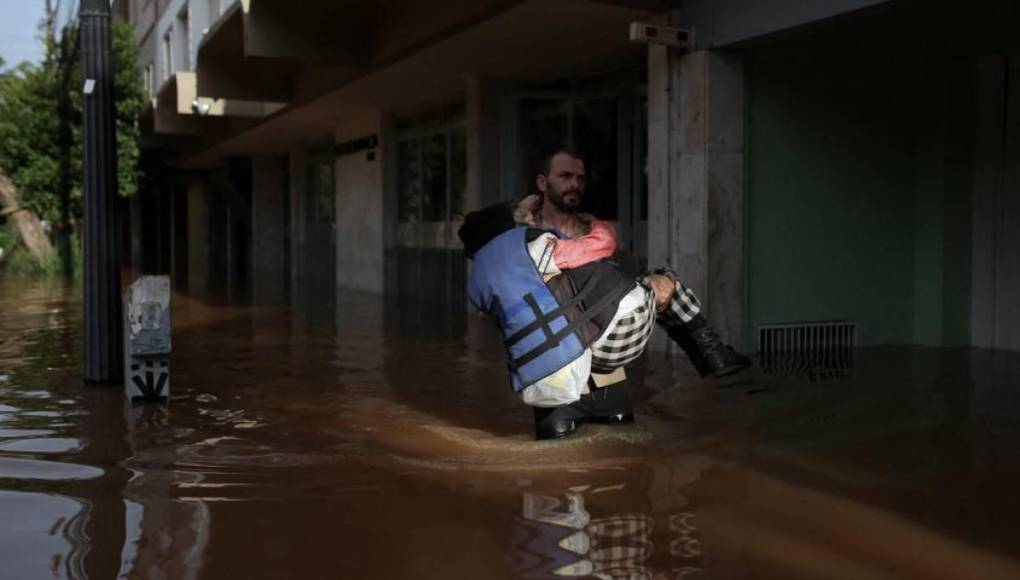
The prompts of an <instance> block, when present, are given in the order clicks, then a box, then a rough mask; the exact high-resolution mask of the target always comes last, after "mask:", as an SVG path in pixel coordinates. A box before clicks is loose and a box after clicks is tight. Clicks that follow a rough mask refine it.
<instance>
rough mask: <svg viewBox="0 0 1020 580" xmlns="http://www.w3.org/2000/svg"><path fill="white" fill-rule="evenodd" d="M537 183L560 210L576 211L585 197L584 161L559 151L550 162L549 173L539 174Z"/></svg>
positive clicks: (549, 200)
mask: <svg viewBox="0 0 1020 580" xmlns="http://www.w3.org/2000/svg"><path fill="white" fill-rule="evenodd" d="M537 183H538V190H539V191H541V192H542V193H543V194H544V196H545V200H546V201H547V202H549V203H551V204H553V206H555V207H556V208H557V209H559V210H560V211H564V212H568V213H572V212H576V211H577V210H578V208H579V207H580V206H581V199H582V198H583V197H584V161H581V160H580V159H578V158H576V157H572V156H570V155H569V154H567V153H559V154H557V155H555V156H554V157H553V158H552V160H551V161H550V162H549V175H542V174H539V176H538V178H537Z"/></svg>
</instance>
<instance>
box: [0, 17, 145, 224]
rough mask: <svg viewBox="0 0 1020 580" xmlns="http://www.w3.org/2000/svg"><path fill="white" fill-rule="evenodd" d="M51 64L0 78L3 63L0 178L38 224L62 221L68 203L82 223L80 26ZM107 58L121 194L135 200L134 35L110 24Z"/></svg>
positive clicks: (67, 32)
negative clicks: (111, 75) (7, 182)
mask: <svg viewBox="0 0 1020 580" xmlns="http://www.w3.org/2000/svg"><path fill="white" fill-rule="evenodd" d="M48 50H49V51H52V52H51V57H50V58H47V60H46V62H44V63H42V64H38V65H37V64H30V63H21V64H20V65H18V66H16V67H14V68H13V69H9V70H3V69H2V67H3V64H2V63H3V61H2V60H0V71H2V72H0V170H3V171H4V172H5V173H6V174H7V175H8V176H9V177H10V178H11V181H12V182H14V185H15V187H16V188H17V189H18V191H19V192H20V194H21V201H22V205H23V206H24V207H25V208H27V209H29V210H31V211H33V212H35V213H36V215H38V216H39V218H40V219H48V220H51V221H54V222H57V221H59V220H60V218H61V196H62V194H64V195H67V198H68V202H69V210H70V217H71V218H72V219H73V218H76V217H80V216H81V195H82V191H81V183H82V132H81V131H82V128H81V126H82V122H81V120H82V98H81V86H82V74H81V50H80V45H79V38H78V28H77V25H70V26H68V27H66V28H65V29H64V30H63V31H62V32H61V34H60V38H59V40H58V41H57V42H55V43H50V44H49V46H48ZM112 58H113V62H114V63H115V66H116V69H115V74H114V79H113V85H114V86H113V90H114V103H115V105H114V106H115V107H116V126H117V133H116V140H117V162H118V167H117V177H118V192H119V193H120V195H122V196H128V195H131V194H133V193H134V192H135V191H136V190H137V187H138V181H139V178H140V174H139V169H138V158H139V149H138V138H139V129H138V121H137V119H138V115H139V114H140V113H141V111H142V109H143V108H144V106H145V91H144V88H143V86H142V78H141V74H140V72H139V68H138V63H137V59H138V49H137V46H136V45H135V42H134V33H133V31H132V30H131V27H130V25H129V24H127V23H126V22H123V21H120V20H115V21H114V22H113V35H112Z"/></svg>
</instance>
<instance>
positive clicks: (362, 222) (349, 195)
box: [336, 111, 386, 294]
mask: <svg viewBox="0 0 1020 580" xmlns="http://www.w3.org/2000/svg"><path fill="white" fill-rule="evenodd" d="M385 122H386V117H385V115H384V114H383V113H382V112H381V111H363V112H361V113H358V114H352V115H351V116H349V117H348V118H346V119H344V120H343V121H342V123H341V125H340V127H339V128H338V129H337V131H336V142H337V143H346V142H349V141H354V140H358V139H361V138H363V137H369V136H376V137H377V138H378V139H379V146H377V147H375V148H372V149H367V150H361V151H357V152H353V153H347V154H343V155H340V156H338V157H337V158H336V236H337V237H336V281H337V287H338V288H346V289H353V290H365V291H368V292H375V293H380V294H381V293H382V291H383V242H384V227H383V225H384V224H383V207H384V205H385V203H384V201H385V196H384V190H383V181H384V180H383V158H384V152H383V149H385V147H386V144H385V143H383V142H382V136H383V133H384V129H385Z"/></svg>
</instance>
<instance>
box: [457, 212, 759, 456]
mask: <svg viewBox="0 0 1020 580" xmlns="http://www.w3.org/2000/svg"><path fill="white" fill-rule="evenodd" d="M517 209H518V210H519V209H520V208H517ZM517 213H518V215H517V218H518V219H520V217H521V216H520V211H518V212H517ZM458 235H459V236H460V238H461V240H462V242H463V243H464V248H465V254H466V255H467V256H468V257H469V258H470V259H473V260H474V268H473V269H472V272H471V275H470V278H469V281H468V297H469V299H470V300H471V302H472V303H473V304H474V305H475V306H476V307H477V308H478V309H479V310H481V311H483V312H486V313H488V314H490V315H492V316H493V318H494V319H495V320H496V321H497V322H498V324H499V326H500V329H501V331H502V334H503V338H504V344H505V346H506V349H507V366H508V369H509V372H510V379H511V384H512V386H513V387H514V389H515V390H516V391H519V392H521V393H522V397H523V399H524V401H525V402H526V403H528V404H530V405H532V406H534V407H535V425H536V438H538V439H548V438H555V437H562V436H565V435H568V434H570V433H572V432H573V431H574V430H576V428H577V425H578V424H580V423H583V422H608V423H618V422H627V421H632V420H633V413H632V411H631V405H630V397H629V390H627V391H626V392H625V394H626V400H625V401H620V400H617V399H618V398H619V397H615V396H614V398H613V399H612V400H611V399H610V393H616V392H624V391H623V389H620V387H605V388H603V389H601V390H602V391H603V393H604V395H603V401H604V402H608V403H609V405H608V407H607V406H606V405H603V406H602V407H601V408H598V405H593V403H592V401H591V398H592V397H593V395H592V394H591V393H589V392H584V391H586V390H587V387H588V380H587V379H588V375H589V372H601V373H608V372H612V371H614V370H616V369H619V368H621V367H622V366H623V365H625V364H628V363H630V362H632V361H633V360H635V359H636V358H638V357H639V356H640V355H641V354H642V353H643V352H644V349H645V347H646V345H647V343H648V339H649V338H650V336H651V332H652V330H653V328H654V324H653V323H654V322H656V321H658V322H659V323H660V325H662V326H664V327H666V328H667V331H669V329H673V328H678V327H682V326H687V325H689V324H690V322H691V321H692V320H694V318H695V317H696V316H697V313H698V311H699V305H698V303H697V298H696V297H694V295H693V293H691V292H690V291H689V290H688V289H687V288H685V287H684V286H683V285H682V284H681V283H680V282H679V281H678V280H677V279H676V277H675V275H673V274H672V273H671V272H668V271H661V272H657V273H651V274H646V275H643V276H639V277H638V278H637V279H635V278H634V277H632V276H627V275H626V274H624V273H623V272H622V271H621V270H620V269H619V268H618V267H617V266H616V265H614V264H612V263H610V262H608V261H606V260H605V258H606V257H608V256H610V255H612V254H613V252H614V251H615V248H616V242H615V240H616V236H615V232H613V231H612V227H611V226H610V225H609V224H607V223H605V222H600V221H598V220H591V224H590V228H589V230H588V232H587V233H586V234H583V235H580V236H579V237H577V238H574V239H567V238H565V237H563V235H562V233H560V232H550V231H545V230H541V229H537V228H533V227H529V226H527V225H525V226H519V225H518V224H517V223H516V222H515V216H514V208H513V207H512V206H511V205H509V204H498V205H495V206H492V207H489V208H485V209H483V210H479V211H476V212H472V213H471V214H468V216H467V217H466V218H465V222H464V225H463V226H462V227H461V228H460V230H459V231H458ZM695 346H696V345H695ZM717 348H725V349H728V352H729V353H730V355H732V357H731V358H735V360H731V361H729V364H728V365H727V366H718V365H717V366H716V370H718V371H719V372H718V373H716V374H719V375H722V374H728V373H730V372H736V371H737V370H740V369H742V368H745V367H746V366H747V364H749V361H747V360H746V359H743V357H739V355H736V354H735V353H733V351H732V349H729V347H724V346H718V347H717ZM696 354H697V356H698V357H699V359H700V360H702V361H704V358H705V354H706V353H704V352H700V351H698V352H697V353H696ZM717 358H718V357H717ZM692 360H693V359H692ZM699 372H702V373H703V375H704V374H707V373H709V372H713V371H712V368H711V367H708V366H706V365H704V364H702V365H701V366H700V367H699ZM578 383H580V384H578ZM578 387H580V388H578ZM585 397H587V400H585Z"/></svg>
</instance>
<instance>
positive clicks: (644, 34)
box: [630, 22, 694, 48]
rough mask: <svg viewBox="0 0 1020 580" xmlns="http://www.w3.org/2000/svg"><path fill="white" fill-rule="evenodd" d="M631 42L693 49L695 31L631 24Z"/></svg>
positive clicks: (643, 23) (644, 23)
mask: <svg viewBox="0 0 1020 580" xmlns="http://www.w3.org/2000/svg"><path fill="white" fill-rule="evenodd" d="M630 40H631V42H643V43H645V44H662V45H666V46H673V47H676V48H691V47H693V46H694V31H692V30H688V29H686V28H673V27H670V26H662V25H661V24H648V23H646V22H631V23H630Z"/></svg>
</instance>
